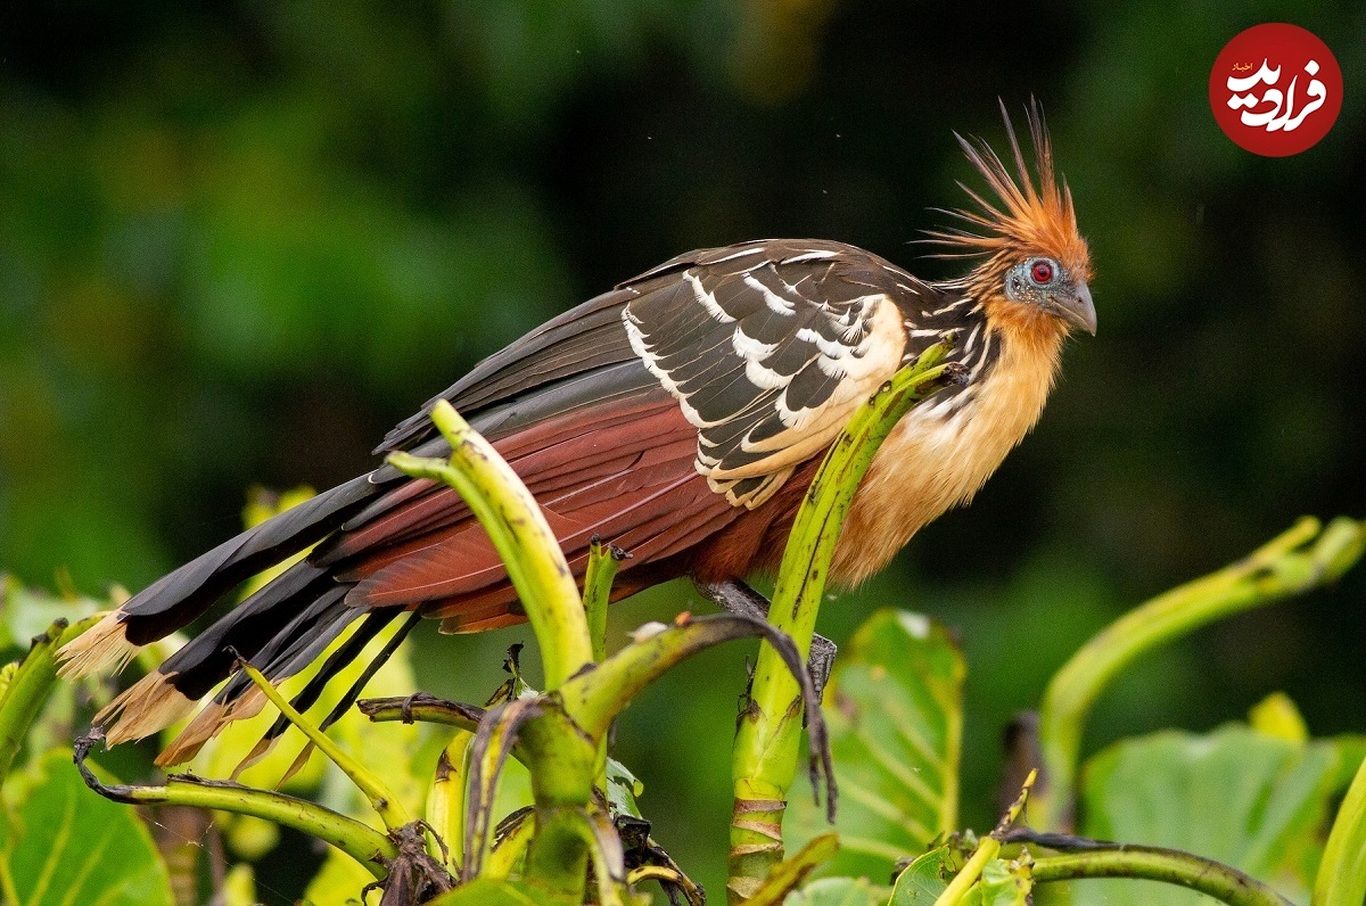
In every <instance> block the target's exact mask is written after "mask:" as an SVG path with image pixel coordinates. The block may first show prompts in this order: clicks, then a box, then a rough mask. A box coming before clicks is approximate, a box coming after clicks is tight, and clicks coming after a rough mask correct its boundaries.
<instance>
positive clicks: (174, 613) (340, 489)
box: [60, 476, 380, 676]
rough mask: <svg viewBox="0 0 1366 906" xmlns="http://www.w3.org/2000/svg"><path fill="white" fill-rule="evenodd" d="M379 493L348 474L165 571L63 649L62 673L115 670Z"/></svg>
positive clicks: (367, 479) (371, 484)
mask: <svg viewBox="0 0 1366 906" xmlns="http://www.w3.org/2000/svg"><path fill="white" fill-rule="evenodd" d="M379 491H380V487H379V486H378V485H377V484H376V483H375V482H374V481H372V480H371V477H370V476H361V477H360V478H356V479H353V480H351V481H348V482H346V483H345V484H342V485H338V486H337V487H335V488H332V489H331V490H330V491H324V492H323V493H321V494H319V495H317V496H316V497H313V498H310V499H309V500H307V501H305V502H304V503H301V504H299V505H298V506H295V507H291V508H290V509H288V510H286V511H285V512H283V513H281V514H279V515H278V516H275V517H274V518H272V519H268V520H266V521H265V522H263V523H261V524H260V525H258V526H256V527H254V528H252V529H249V530H248V531H245V532H243V533H242V534H240V535H238V536H237V537H235V538H232V539H230V540H228V541H225V542H223V543H222V544H220V545H218V547H215V548H214V549H213V550H211V551H209V552H208V553H205V554H202V555H200V556H199V557H196V558H195V559H194V560H191V561H190V562H189V563H186V564H185V565H184V566H182V567H180V568H179V569H177V570H175V571H173V572H170V573H167V574H166V575H165V576H162V577H161V578H160V579H158V580H157V581H156V582H154V583H152V584H151V585H149V586H148V587H147V588H145V589H143V590H142V591H140V592H138V593H137V594H136V595H134V596H133V597H131V598H129V599H128V600H127V601H125V602H124V603H123V605H122V606H120V607H119V608H118V609H117V610H115V611H114V612H113V613H111V614H109V615H108V616H106V617H105V618H104V619H103V620H101V621H100V622H99V623H97V624H96V625H95V626H93V627H91V628H90V629H89V630H87V631H86V632H83V633H82V634H81V635H80V636H78V637H77V638H76V639H74V640H73V641H72V642H71V643H70V644H69V645H67V646H66V647H65V648H63V649H62V651H61V655H60V657H61V660H62V667H61V672H62V675H64V676H84V675H87V674H94V673H104V672H108V671H111V670H114V671H117V670H122V669H123V667H124V666H125V665H127V663H128V661H129V660H131V659H132V658H133V656H134V655H135V654H137V652H138V649H139V648H141V647H142V646H144V645H147V644H149V643H151V642H155V641H157V640H158V639H163V638H165V637H166V636H168V635H170V634H171V633H173V632H175V631H177V630H179V629H183V628H184V627H186V626H188V625H189V624H190V623H191V622H193V621H194V620H195V619H196V618H198V617H200V616H202V615H203V614H204V612H205V611H207V610H208V609H209V608H210V607H211V606H212V605H213V603H214V602H215V601H217V600H218V599H219V598H221V597H222V596H223V595H224V594H226V593H227V592H228V591H230V590H231V589H232V588H233V587H234V586H236V585H237V584H239V583H241V582H243V581H245V580H246V579H249V578H250V577H251V576H253V575H255V574H256V573H258V572H260V571H261V570H263V569H265V568H266V567H269V566H272V565H274V564H276V563H278V562H280V561H281V560H284V559H285V558H287V557H289V556H290V555H291V554H296V553H298V552H299V551H301V550H303V549H304V548H306V547H308V545H310V544H313V543H314V542H316V541H318V540H320V539H322V538H323V537H324V536H325V535H326V534H327V533H328V532H331V531H332V530H333V529H335V528H337V527H338V526H340V525H341V523H342V522H344V521H345V520H346V519H347V518H348V517H349V516H350V515H351V514H352V513H354V512H356V511H357V510H358V509H359V508H360V507H361V506H362V505H363V504H364V503H365V502H366V501H367V500H369V499H371V498H372V497H373V496H374V495H375V494H376V493H377V492H379Z"/></svg>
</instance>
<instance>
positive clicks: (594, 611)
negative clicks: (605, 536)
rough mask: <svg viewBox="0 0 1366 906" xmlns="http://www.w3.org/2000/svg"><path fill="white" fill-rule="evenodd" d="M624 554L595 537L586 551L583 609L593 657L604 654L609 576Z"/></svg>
mask: <svg viewBox="0 0 1366 906" xmlns="http://www.w3.org/2000/svg"><path fill="white" fill-rule="evenodd" d="M624 556H625V554H624V553H623V552H622V550H621V549H620V548H618V547H614V546H612V545H610V544H602V543H601V542H599V541H597V540H596V539H594V541H593V544H592V547H591V548H590V549H589V551H588V571H587V572H585V573H584V576H583V609H584V613H585V614H587V617H588V635H589V637H590V638H591V639H592V641H593V660H594V661H598V662H600V661H602V659H603V658H605V657H607V605H608V604H609V603H611V600H612V580H613V579H615V578H616V577H617V569H618V568H619V567H620V566H621V561H622V558H623V557H624Z"/></svg>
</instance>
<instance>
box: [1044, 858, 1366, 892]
mask: <svg viewBox="0 0 1366 906" xmlns="http://www.w3.org/2000/svg"><path fill="white" fill-rule="evenodd" d="M1032 874H1033V877H1034V883H1036V884H1046V883H1049V882H1050V881H1074V880H1077V879H1079V878H1137V879H1141V880H1148V881H1161V882H1163V883H1166V884H1177V885H1179V886H1181V887H1187V888H1189V889H1191V890H1195V891H1198V892H1200V893H1203V894H1205V895H1206V896H1211V897H1214V898H1215V899H1216V900H1222V901H1223V902H1225V903H1228V904H1229V906H1293V904H1292V903H1291V902H1290V901H1289V900H1287V899H1286V898H1285V897H1283V896H1281V895H1280V894H1278V893H1276V891H1274V890H1272V889H1271V888H1270V887H1268V886H1267V885H1265V884H1263V883H1262V882H1261V881H1258V880H1257V879H1255V878H1251V877H1248V876H1247V875H1245V874H1243V873H1242V872H1240V871H1237V870H1236V869H1233V868H1230V867H1229V866H1227V865H1224V864H1222V863H1220V862H1214V861H1211V860H1209V859H1202V858H1200V857H1199V856H1193V855H1191V854H1190V853H1184V852H1180V851H1178V850H1171V849H1158V848H1156V847H1145V846H1116V847H1114V848H1113V849H1094V850H1087V851H1083V852H1074V853H1063V854H1061V855H1056V856H1044V857H1042V858H1039V859H1036V860H1035V861H1034V866H1033V869H1032ZM1359 903H1360V900H1358V901H1357V904H1359ZM1357 904H1354V906H1357Z"/></svg>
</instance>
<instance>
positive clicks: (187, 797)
mask: <svg viewBox="0 0 1366 906" xmlns="http://www.w3.org/2000/svg"><path fill="white" fill-rule="evenodd" d="M94 741H95V739H94V738H93V737H86V738H84V739H81V740H79V741H78V742H77V744H76V751H75V761H76V766H77V767H78V768H79V769H80V771H81V775H82V776H83V777H84V778H85V782H86V785H88V786H89V787H90V788H91V789H93V790H94V791H95V792H97V793H99V794H100V795H102V796H104V797H106V798H108V799H112V800H114V801H115V802H125V803H134V804H142V805H188V806H193V807H195V808H207V809H216V810H218V811H223V812H231V813H233V814H235V815H251V816H253V817H256V818H261V819H264V820H266V821H272V822H274V823H276V824H279V825H282V826H284V827H288V828H292V829H293V830H297V831H299V832H301V833H304V834H308V835H309V836H311V837H316V838H318V839H319V840H322V841H323V842H325V843H328V844H330V845H332V846H335V847H336V848H337V849H339V850H341V851H342V852H344V853H346V854H347V855H349V856H351V857H352V858H353V859H355V860H356V861H357V862H359V863H360V864H361V865H363V866H364V867H365V869H366V870H367V871H369V872H370V873H371V874H372V875H374V876H375V877H376V878H377V879H381V880H382V879H383V878H384V877H385V875H386V873H387V869H386V866H387V864H388V863H389V862H390V861H391V860H393V859H394V858H395V857H396V856H397V855H398V849H397V847H395V845H394V843H393V841H391V840H390V839H389V838H388V837H386V836H385V835H383V834H381V833H379V832H378V831H376V830H375V829H374V828H371V827H369V826H367V825H365V824H362V823H361V822H359V821H357V820H355V819H354V818H348V817H347V816H345V815H340V814H337V813H336V812H334V811H332V810H331V809H328V808H324V807H323V806H321V805H316V804H314V803H312V802H308V801H306V800H303V799H297V798H295V797H293V796H289V795H286V794H285V793H279V792H274V791H269V790H257V789H252V788H251V787H245V786H242V785H240V784H237V783H228V782H222V781H207V780H198V779H193V778H187V777H178V776H172V777H170V778H168V779H167V781H166V783H165V784H164V785H162V786H127V785H115V786H107V785H105V784H102V783H100V781H99V779H98V778H96V777H95V775H94V774H93V773H91V771H90V769H89V767H87V766H86V764H85V756H86V754H87V753H88V752H89V750H90V746H91V745H92V744H93V742H94Z"/></svg>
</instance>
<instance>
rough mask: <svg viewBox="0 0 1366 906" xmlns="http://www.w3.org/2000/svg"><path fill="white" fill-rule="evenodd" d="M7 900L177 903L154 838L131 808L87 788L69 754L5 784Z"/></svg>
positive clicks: (3, 887)
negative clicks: (7, 806) (6, 809)
mask: <svg viewBox="0 0 1366 906" xmlns="http://www.w3.org/2000/svg"><path fill="white" fill-rule="evenodd" d="M5 796H6V800H7V801H8V803H9V806H10V807H9V809H8V811H7V813H6V814H5V816H4V820H3V822H0V901H3V902H6V903H24V904H28V906H57V904H65V903H99V904H100V906H172V904H173V903H174V900H173V898H172V896H171V882H170V878H169V876H168V874H167V871H166V865H165V863H164V862H163V861H162V860H161V855H160V854H159V853H158V852H157V848H156V844H154V843H153V842H152V835H151V834H150V833H148V831H147V828H146V827H145V826H144V825H143V823H142V821H141V820H140V819H139V818H138V816H137V812H135V811H134V810H133V809H130V808H129V807H128V806H126V805H120V804H118V803H116V802H110V801H109V800H107V799H102V798H100V797H99V796H96V795H94V794H93V793H91V792H90V790H88V789H86V786H85V784H84V783H83V782H82V781H81V776H80V774H78V773H77V772H76V769H75V768H74V767H72V764H71V753H70V752H68V751H60V750H59V751H55V752H49V753H48V754H46V755H44V756H43V757H41V758H37V759H34V761H33V762H32V763H31V764H30V765H28V767H27V768H25V769H24V770H23V771H22V772H18V773H16V774H15V775H13V777H12V778H11V779H10V782H9V783H8V784H6V786H5Z"/></svg>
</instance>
